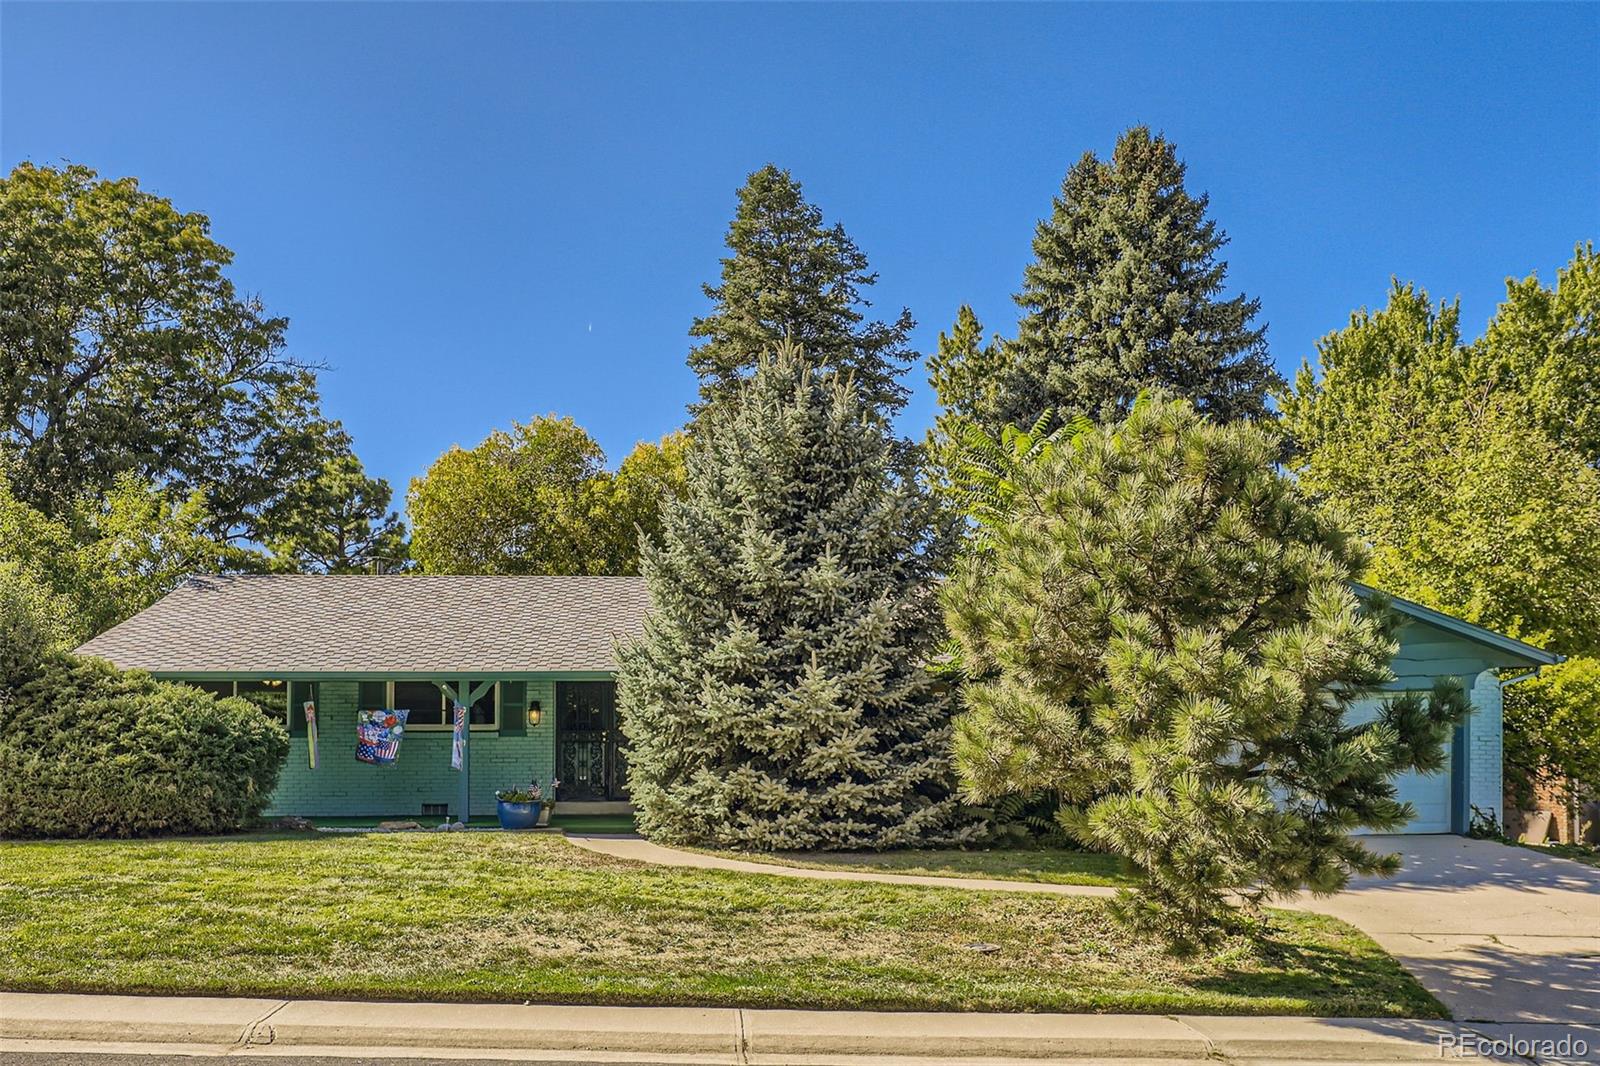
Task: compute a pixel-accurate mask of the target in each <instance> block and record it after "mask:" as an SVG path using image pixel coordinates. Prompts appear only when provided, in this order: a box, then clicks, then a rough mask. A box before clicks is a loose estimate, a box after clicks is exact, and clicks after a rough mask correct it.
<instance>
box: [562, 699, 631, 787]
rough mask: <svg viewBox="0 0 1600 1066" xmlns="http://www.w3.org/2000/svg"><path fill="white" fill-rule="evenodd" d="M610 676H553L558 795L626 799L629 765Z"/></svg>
mask: <svg viewBox="0 0 1600 1066" xmlns="http://www.w3.org/2000/svg"><path fill="white" fill-rule="evenodd" d="M622 744H623V737H622V730H620V729H618V728H617V685H616V682H614V681H557V682H556V778H557V779H558V780H559V781H560V782H561V791H560V793H559V794H558V795H557V797H556V798H557V799H558V800H625V799H627V798H628V770H627V761H626V756H625V754H624V752H623V750H622Z"/></svg>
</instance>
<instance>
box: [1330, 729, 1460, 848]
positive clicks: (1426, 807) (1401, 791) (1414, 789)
mask: <svg viewBox="0 0 1600 1066" xmlns="http://www.w3.org/2000/svg"><path fill="white" fill-rule="evenodd" d="M1377 713H1378V703H1377V701H1375V700H1374V701H1370V702H1363V703H1358V704H1356V705H1355V706H1354V707H1352V708H1350V720H1351V721H1353V722H1366V721H1371V720H1372V719H1373V718H1374V717H1376V715H1377ZM1451 765H1452V764H1451V759H1450V742H1448V741H1446V743H1445V760H1444V768H1443V769H1441V770H1440V771H1439V772H1438V773H1436V774H1419V773H1417V772H1416V771H1414V770H1413V771H1410V772H1407V773H1404V774H1401V775H1400V776H1399V777H1398V778H1397V779H1396V780H1395V793H1396V798H1397V799H1399V800H1401V801H1402V802H1405V803H1409V804H1411V806H1412V807H1414V808H1416V811H1417V814H1416V817H1414V818H1413V819H1411V821H1410V822H1409V823H1408V824H1407V825H1406V827H1405V829H1404V830H1402V832H1406V833H1448V832H1450V792H1451V788H1450V767H1451Z"/></svg>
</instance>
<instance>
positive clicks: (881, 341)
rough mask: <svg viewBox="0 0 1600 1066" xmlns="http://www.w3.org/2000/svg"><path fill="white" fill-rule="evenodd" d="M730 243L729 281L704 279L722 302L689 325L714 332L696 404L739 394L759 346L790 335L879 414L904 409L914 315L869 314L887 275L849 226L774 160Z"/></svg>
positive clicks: (754, 182)
mask: <svg viewBox="0 0 1600 1066" xmlns="http://www.w3.org/2000/svg"><path fill="white" fill-rule="evenodd" d="M727 245H728V248H729V249H730V251H731V252H732V254H731V255H730V256H728V257H727V258H726V259H724V260H722V281H721V284H719V285H706V286H704V290H705V294H706V295H707V296H708V297H710V298H711V300H712V301H714V303H715V305H716V306H715V308H714V309H713V310H712V312H711V313H710V314H709V315H706V316H705V317H703V318H697V319H695V321H694V326H693V328H691V329H690V330H689V335H690V336H692V337H703V338H705V340H704V342H703V343H701V344H698V345H696V346H695V347H694V348H693V349H691V350H690V352H689V366H690V368H691V369H693V370H694V372H695V374H696V375H698V376H699V378H700V404H699V406H698V407H697V408H696V411H698V410H700V409H703V408H704V407H706V406H707V405H710V404H713V403H715V402H716V401H718V400H720V399H726V398H728V397H730V396H732V395H735V394H736V393H737V392H738V389H739V384H740V382H741V381H742V380H743V379H744V378H745V377H747V376H749V374H750V373H751V371H752V370H754V368H755V363H756V359H757V353H760V352H766V351H771V350H773V348H774V347H775V346H776V345H778V344H779V343H781V342H783V341H785V340H792V341H793V342H794V343H796V344H798V345H800V346H801V347H802V348H804V349H805V351H806V354H807V357H808V358H810V359H811V360H812V361H813V362H814V363H815V364H817V365H818V366H819V367H825V368H829V369H833V370H838V371H840V372H841V373H842V374H844V375H848V376H850V377H851V378H853V380H854V382H855V385H856V387H857V388H859V389H860V390H861V393H862V395H863V396H864V397H865V398H866V401H867V404H868V405H869V406H870V407H871V408H872V409H873V410H875V411H876V412H878V413H879V414H881V415H885V416H888V415H893V414H894V413H895V412H897V411H899V410H900V408H902V407H904V406H905V402H906V396H907V395H908V393H907V390H906V388H905V386H904V385H902V384H900V380H899V379H900V375H901V374H903V373H904V372H905V369H906V368H907V367H908V366H909V365H910V362H911V360H912V359H913V358H914V353H913V352H912V351H911V350H910V347H909V339H910V336H911V330H912V329H913V328H914V327H915V325H916V323H915V322H914V321H913V320H912V318H911V312H910V311H909V310H902V311H901V312H900V315H899V317H898V318H896V319H895V320H894V322H893V323H884V322H867V321H865V315H864V314H863V309H864V308H866V307H868V306H869V303H868V301H867V300H866V298H865V297H863V296H862V291H863V290H864V289H867V288H869V287H871V286H872V285H874V284H876V283H877V280H878V275H877V274H875V273H873V272H872V271H870V270H869V269H868V265H867V257H866V255H865V254H863V253H862V251H861V249H859V248H858V247H856V243H855V241H853V240H851V239H850V236H849V235H848V234H847V233H845V231H844V227H843V226H842V225H840V224H838V223H834V224H833V225H831V226H829V225H825V224H824V223H823V215H822V211H821V209H820V208H818V207H816V206H815V205H813V204H811V203H809V202H807V200H806V198H805V196H804V195H803V192H802V190H801V187H800V183H799V182H798V181H795V180H794V178H793V177H792V176H791V175H790V174H789V172H788V171H787V170H780V169H779V168H778V167H776V166H773V165H772V164H768V165H767V166H765V167H762V168H761V169H760V170H758V171H756V172H755V173H753V174H751V175H750V177H749V179H748V180H747V181H746V182H745V184H744V187H743V188H741V189H740V190H739V206H738V210H737V211H736V213H735V214H734V217H733V221H732V223H730V224H729V226H728V235H727Z"/></svg>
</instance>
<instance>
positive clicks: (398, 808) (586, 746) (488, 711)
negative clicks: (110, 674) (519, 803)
mask: <svg viewBox="0 0 1600 1066" xmlns="http://www.w3.org/2000/svg"><path fill="white" fill-rule="evenodd" d="M166 676H167V679H168V680H174V681H182V682H184V683H186V684H191V685H195V686H196V687H198V688H203V689H205V690H207V691H209V692H212V693H214V694H216V695H235V694H237V695H240V696H243V697H244V698H247V699H250V700H251V701H252V702H255V703H257V704H258V705H260V706H261V707H262V708H263V710H265V711H267V712H269V713H272V714H274V715H278V714H282V715H283V716H284V719H283V720H284V721H286V723H287V725H288V728H289V745H290V750H289V756H288V760H287V763H286V764H285V766H284V768H283V773H282V775H281V776H280V777H279V780H278V787H277V789H276V790H275V791H274V792H273V795H272V800H271V803H270V805H269V807H268V810H267V814H268V815H269V816H273V817H282V816H286V815H300V816H304V817H309V818H332V819H362V820H365V819H374V820H377V819H383V818H400V817H404V818H415V819H418V820H424V821H425V820H427V819H436V820H443V819H445V818H447V817H449V818H454V819H457V820H464V821H468V822H470V821H471V820H473V819H479V820H482V819H484V818H489V819H493V818H494V816H495V797H494V794H495V792H496V791H497V790H500V789H505V788H512V787H521V786H526V785H528V784H529V783H536V784H538V785H540V786H541V787H542V788H544V789H545V790H546V795H547V796H548V795H549V788H550V784H551V782H552V781H553V780H559V781H561V783H562V785H561V787H560V788H559V789H558V790H557V793H556V796H555V798H556V800H557V801H558V802H559V803H560V805H561V809H562V812H563V814H564V815H566V816H580V817H584V816H590V817H592V816H599V815H625V814H628V813H630V812H631V810H632V808H631V806H630V805H629V803H628V802H627V786H626V764H625V759H624V756H623V753H622V751H621V739H622V738H621V731H620V729H619V728H618V723H617V714H616V685H615V682H614V680H613V679H612V676H611V675H610V674H609V673H598V672H586V673H562V674H551V673H538V674H501V675H498V676H494V677H481V676H462V677H452V678H437V677H433V678H430V677H422V676H418V675H415V674H405V673H390V674H385V675H381V676H380V675H375V674H371V675H369V674H317V675H302V674H298V673H284V674H279V675H277V676H274V677H265V678H263V677H260V676H250V677H246V676H242V675H234V676H218V675H216V674H211V675H208V676H195V675H192V674H191V675H184V676H178V675H166ZM463 694H464V696H463ZM458 700H459V701H461V702H462V704H463V705H464V706H467V707H469V708H470V714H469V718H470V722H471V727H470V729H469V730H468V733H467V743H466V746H465V751H464V753H463V756H464V757H463V759H462V768H461V769H460V770H456V769H454V768H452V766H451V744H452V740H453V737H454V730H453V728H452V725H451V722H452V711H451V709H452V708H453V706H454V705H455V704H456V702H457V701H458ZM307 701H310V702H312V703H313V704H314V705H315V707H316V721H317V756H318V757H317V765H316V766H315V767H313V766H312V765H311V760H310V747H311V737H310V735H309V730H308V728H307V723H306V717H305V713H304V710H303V707H304V705H305V703H306V702H307ZM395 709H404V710H406V711H407V716H408V717H407V722H406V727H405V731H404V733H403V736H402V738H401V742H400V745H399V748H398V751H397V753H396V756H395V761H394V762H393V763H391V764H386V765H374V764H372V763H368V762H362V761H360V760H358V759H357V758H356V757H355V744H356V719H357V714H358V712H359V711H362V710H395ZM463 812H466V814H465V816H464V815H463Z"/></svg>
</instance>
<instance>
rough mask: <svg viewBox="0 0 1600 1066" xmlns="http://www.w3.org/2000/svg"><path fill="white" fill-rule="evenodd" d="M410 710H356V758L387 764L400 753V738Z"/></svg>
mask: <svg viewBox="0 0 1600 1066" xmlns="http://www.w3.org/2000/svg"><path fill="white" fill-rule="evenodd" d="M410 713H411V712H410V711H358V712H357V713H356V758H357V759H359V760H360V761H362V762H369V763H373V764H374V765H377V766H387V765H388V764H390V763H392V762H394V759H395V756H396V755H398V754H400V738H401V737H403V736H405V733H406V715H408V714H410Z"/></svg>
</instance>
